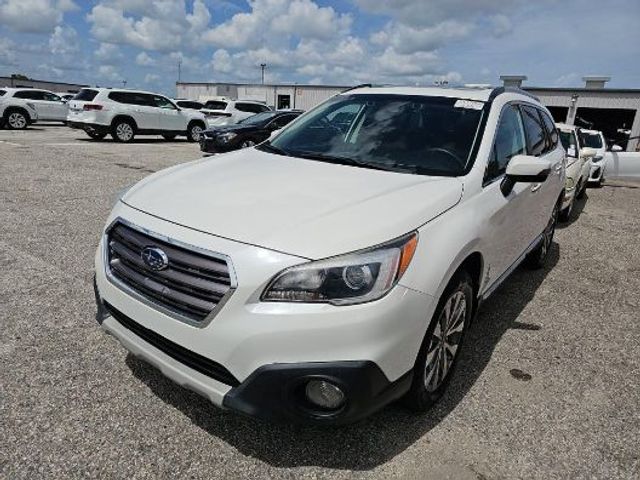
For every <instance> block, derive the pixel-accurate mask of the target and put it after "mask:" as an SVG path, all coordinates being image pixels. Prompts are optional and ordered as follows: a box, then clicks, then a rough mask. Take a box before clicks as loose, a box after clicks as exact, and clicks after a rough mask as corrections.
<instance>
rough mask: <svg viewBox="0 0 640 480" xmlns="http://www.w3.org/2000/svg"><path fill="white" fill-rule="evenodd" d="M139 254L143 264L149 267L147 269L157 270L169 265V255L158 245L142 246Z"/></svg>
mask: <svg viewBox="0 0 640 480" xmlns="http://www.w3.org/2000/svg"><path fill="white" fill-rule="evenodd" d="M140 256H141V257H142V261H143V262H144V264H145V265H146V266H147V267H149V270H154V271H156V272H157V271H158V270H164V269H165V268H167V267H168V266H169V257H167V254H166V253H164V251H163V250H162V249H160V248H158V247H144V248H143V249H142V253H141V254H140Z"/></svg>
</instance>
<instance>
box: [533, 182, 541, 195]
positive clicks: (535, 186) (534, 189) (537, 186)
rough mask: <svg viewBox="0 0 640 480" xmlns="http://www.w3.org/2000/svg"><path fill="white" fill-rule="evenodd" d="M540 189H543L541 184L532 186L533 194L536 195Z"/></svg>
mask: <svg viewBox="0 0 640 480" xmlns="http://www.w3.org/2000/svg"><path fill="white" fill-rule="evenodd" d="M540 187H542V184H541V183H535V184H533V185H531V193H536V192H537V191H538V190H540Z"/></svg>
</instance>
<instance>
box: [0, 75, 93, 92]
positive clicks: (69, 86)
mask: <svg viewBox="0 0 640 480" xmlns="http://www.w3.org/2000/svg"><path fill="white" fill-rule="evenodd" d="M88 86H89V85H82V84H79V83H65V82H53V81H48V80H34V79H33V78H25V77H23V76H10V77H0V88H1V87H15V88H41V89H42V90H49V91H50V92H55V93H78V92H79V91H80V89H81V88H84V87H88Z"/></svg>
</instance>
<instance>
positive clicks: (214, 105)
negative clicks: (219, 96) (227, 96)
mask: <svg viewBox="0 0 640 480" xmlns="http://www.w3.org/2000/svg"><path fill="white" fill-rule="evenodd" d="M204 108H207V109H209V110H224V109H225V108H227V103H226V102H220V101H218V100H209V101H208V102H207V103H205V104H204Z"/></svg>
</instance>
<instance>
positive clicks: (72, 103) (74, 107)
mask: <svg viewBox="0 0 640 480" xmlns="http://www.w3.org/2000/svg"><path fill="white" fill-rule="evenodd" d="M96 95H98V90H93V89H91V88H83V89H82V90H80V92H78V94H77V95H76V96H75V97H73V98H72V99H71V100H69V110H70V111H71V112H81V111H82V110H83V109H84V106H85V105H86V104H87V103H91V101H92V100H93V99H94V98H96Z"/></svg>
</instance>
